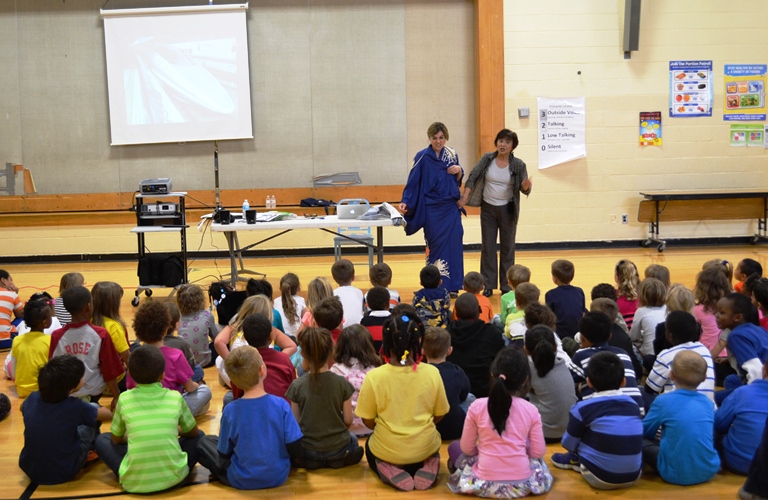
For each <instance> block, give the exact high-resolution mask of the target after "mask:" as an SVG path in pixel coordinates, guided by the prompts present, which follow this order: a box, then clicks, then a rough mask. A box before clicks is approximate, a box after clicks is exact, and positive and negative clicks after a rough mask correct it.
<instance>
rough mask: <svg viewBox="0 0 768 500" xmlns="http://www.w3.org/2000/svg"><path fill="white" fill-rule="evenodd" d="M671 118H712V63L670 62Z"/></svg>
mask: <svg viewBox="0 0 768 500" xmlns="http://www.w3.org/2000/svg"><path fill="white" fill-rule="evenodd" d="M669 116H670V118H692V117H696V116H712V61H670V62H669Z"/></svg>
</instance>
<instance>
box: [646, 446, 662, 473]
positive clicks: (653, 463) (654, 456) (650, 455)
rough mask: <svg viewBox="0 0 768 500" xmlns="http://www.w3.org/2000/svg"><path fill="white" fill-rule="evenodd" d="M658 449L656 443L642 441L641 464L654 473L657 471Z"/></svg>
mask: <svg viewBox="0 0 768 500" xmlns="http://www.w3.org/2000/svg"><path fill="white" fill-rule="evenodd" d="M660 449H661V448H660V447H659V442H658V441H656V440H650V439H643V463H644V464H645V465H647V466H648V467H650V468H651V469H653V471H654V472H658V471H659V465H658V464H659V450H660Z"/></svg>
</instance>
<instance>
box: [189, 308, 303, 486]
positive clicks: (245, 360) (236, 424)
mask: <svg viewBox="0 0 768 500" xmlns="http://www.w3.org/2000/svg"><path fill="white" fill-rule="evenodd" d="M270 325H271V323H270ZM224 366H225V367H226V370H227V373H228V374H229V376H230V377H231V380H232V382H233V383H234V384H236V385H237V386H238V387H241V388H242V389H243V391H244V394H243V397H241V398H240V399H238V400H236V401H234V402H232V404H229V405H227V407H226V408H224V410H223V411H222V412H221V428H220V431H219V436H218V437H216V436H204V437H203V438H202V439H201V440H200V442H199V443H198V445H197V450H198V453H199V456H200V465H202V466H203V467H206V468H207V469H208V470H209V471H211V473H212V474H213V475H215V476H216V477H217V478H218V479H219V481H221V482H222V483H224V484H226V485H228V486H232V487H234V488H237V489H240V490H258V489H264V488H276V487H278V486H280V485H281V484H283V483H284V482H285V481H286V479H288V473H289V472H290V470H291V461H290V458H291V457H294V458H295V457H300V456H301V454H302V452H301V430H300V429H299V424H297V423H296V419H295V418H294V417H293V414H292V413H291V409H290V407H289V406H288V403H287V402H286V401H285V400H284V399H282V398H278V397H277V396H273V395H271V394H268V393H267V392H266V391H265V390H264V379H265V378H266V376H267V368H266V365H264V363H263V361H262V359H261V356H260V355H259V352H258V351H257V350H256V349H255V348H254V347H251V346H242V347H238V348H236V349H233V350H232V352H231V353H229V356H227V359H226V360H225V361H224Z"/></svg>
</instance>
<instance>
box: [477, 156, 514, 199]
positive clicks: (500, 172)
mask: <svg viewBox="0 0 768 500" xmlns="http://www.w3.org/2000/svg"><path fill="white" fill-rule="evenodd" d="M497 161H498V159H495V160H494V161H493V162H492V163H491V164H490V165H489V166H488V170H486V172H485V187H484V188H483V201H484V202H486V203H488V204H489V205H493V206H495V207H501V206H504V205H506V204H507V203H509V200H510V198H512V179H511V178H510V176H509V165H507V166H506V167H504V168H499V167H498V165H497V164H496V162H497Z"/></svg>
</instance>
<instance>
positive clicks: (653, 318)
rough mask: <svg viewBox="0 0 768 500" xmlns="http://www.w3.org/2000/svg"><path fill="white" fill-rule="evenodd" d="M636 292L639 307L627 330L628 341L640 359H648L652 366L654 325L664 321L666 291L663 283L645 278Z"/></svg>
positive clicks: (654, 336)
mask: <svg viewBox="0 0 768 500" xmlns="http://www.w3.org/2000/svg"><path fill="white" fill-rule="evenodd" d="M637 292H638V302H637V305H638V306H640V307H638V308H637V311H636V312H635V317H634V320H633V321H632V327H630V329H629V339H630V340H631V341H632V343H633V344H634V345H635V351H636V352H637V353H639V355H640V356H641V357H646V356H648V357H650V359H649V361H648V363H650V365H653V358H654V357H655V356H654V352H653V341H654V339H655V338H656V325H658V324H659V323H661V322H662V321H664V318H665V317H666V315H667V308H666V306H665V305H664V301H665V299H666V298H667V289H666V287H665V286H664V283H662V282H661V281H659V280H657V279H656V278H645V279H644V280H643V281H641V282H640V286H638V290H637ZM644 364H645V362H644Z"/></svg>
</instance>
